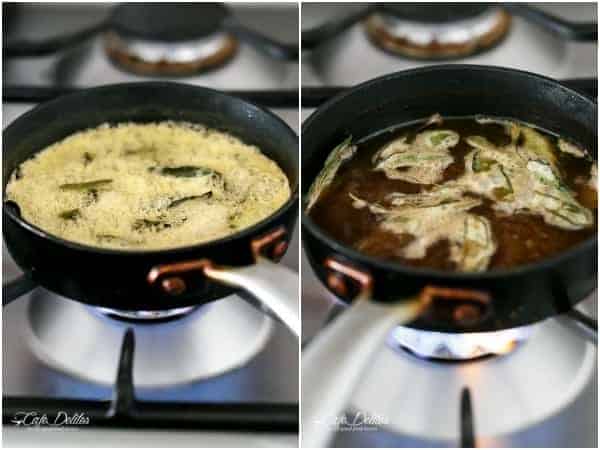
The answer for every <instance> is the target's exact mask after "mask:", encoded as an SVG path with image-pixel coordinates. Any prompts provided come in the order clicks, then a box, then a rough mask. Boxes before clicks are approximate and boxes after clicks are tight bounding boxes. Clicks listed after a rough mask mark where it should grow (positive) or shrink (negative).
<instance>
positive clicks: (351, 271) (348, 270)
mask: <svg viewBox="0 0 600 450" xmlns="http://www.w3.org/2000/svg"><path fill="white" fill-rule="evenodd" d="M323 264H324V266H325V267H326V268H327V269H329V271H330V273H329V275H328V276H327V286H328V287H329V288H330V289H331V290H332V291H333V292H334V293H335V294H336V295H338V296H340V297H342V298H348V297H349V296H350V295H351V294H352V292H351V287H349V286H348V283H347V282H346V281H347V279H348V278H349V279H350V280H352V281H353V282H354V283H355V285H356V287H357V288H358V293H357V295H355V296H353V297H356V298H359V297H360V298H369V297H370V296H371V293H372V292H373V277H371V275H369V274H368V273H366V272H364V271H362V270H360V269H357V268H356V267H353V266H350V265H348V264H344V263H342V262H340V261H338V260H336V259H334V258H331V257H329V258H327V259H326V260H325V261H324V263H323Z"/></svg>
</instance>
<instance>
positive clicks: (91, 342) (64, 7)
mask: <svg viewBox="0 0 600 450" xmlns="http://www.w3.org/2000/svg"><path fill="white" fill-rule="evenodd" d="M110 6H111V5H110V4H106V3H105V4H90V3H86V4H83V3H82V4H64V3H63V4H58V3H57V4H50V3H45V4H41V3H37V4H35V3H34V4H20V5H19V8H20V9H19V11H18V13H19V14H18V20H17V22H16V23H15V24H14V26H13V27H12V28H11V29H10V35H9V36H10V37H11V38H26V39H32V40H38V39H43V38H47V37H50V36H53V35H56V34H58V33H64V32H69V31H75V30H78V29H81V28H83V27H85V26H88V25H91V24H94V23H98V22H100V21H101V20H102V19H103V18H104V17H105V16H106V15H107V14H108V13H109V9H110ZM230 7H231V9H232V10H233V13H234V15H235V16H236V17H237V18H238V19H239V20H240V21H241V22H242V23H244V24H246V25H248V26H249V27H254V28H257V29H260V31H261V32H263V33H265V34H267V35H268V36H270V37H272V38H275V39H278V40H280V41H282V42H290V43H293V42H296V41H297V33H296V30H297V29H298V9H297V5H296V4H269V5H252V4H236V5H231V6H230ZM151 79H153V78H152V77H142V76H137V75H132V74H129V73H126V72H123V71H122V70H120V69H118V68H116V67H115V66H113V65H112V63H110V62H109V61H108V59H107V58H106V56H105V55H104V52H103V49H102V47H101V42H100V38H94V39H91V40H89V41H87V42H82V43H81V44H80V45H78V46H77V47H75V48H72V49H69V50H66V51H62V52H60V53H58V54H57V55H53V56H49V57H43V58H24V59H18V60H17V59H15V60H11V61H7V62H6V63H5V64H4V67H3V85H4V86H5V87H6V86H17V85H19V86H22V85H30V86H41V87H43V86H48V87H54V86H59V87H76V88H83V87H89V86H96V85H103V84H108V83H117V82H126V81H143V80H151ZM154 79H160V80H165V78H164V77H160V78H157V77H155V78H154ZM173 80H174V81H178V82H183V83H191V84H196V85H201V86H207V87H211V88H216V89H224V90H255V91H256V90H277V89H296V88H297V85H298V64H297V63H284V62H281V61H276V60H272V59H269V58H268V57H266V56H263V55H262V54H260V53H258V52H257V51H255V50H254V49H253V48H251V47H249V46H247V45H244V44H242V45H240V48H239V50H238V53H237V55H236V56H235V57H234V59H233V60H232V61H231V62H229V63H228V64H226V65H225V66H224V67H222V68H220V69H216V70H212V71H210V72H208V73H205V74H200V75H195V76H190V77H180V78H175V79H173ZM34 106H35V104H32V103H3V105H2V113H3V117H2V124H3V127H6V126H7V125H8V124H10V123H11V122H12V121H13V120H14V119H15V118H17V117H18V116H20V115H21V114H23V113H24V112H25V111H27V110H29V109H30V108H32V107H34ZM274 112H275V113H276V114H277V115H279V116H280V117H282V118H283V119H284V120H285V121H286V122H287V123H288V124H289V125H290V126H291V127H292V128H293V129H294V130H296V131H298V121H299V120H298V117H299V113H298V110H297V108H296V107H290V108H278V109H274ZM298 247H299V246H298V230H297V229H296V230H295V232H294V235H293V239H292V242H291V245H290V247H289V248H290V250H289V251H288V252H287V254H286V256H285V257H284V259H283V264H286V265H287V266H289V267H291V268H292V269H294V270H296V271H297V270H298ZM2 268H3V271H2V273H3V279H4V280H5V281H6V280H10V279H11V278H13V277H15V276H17V275H18V274H19V269H18V268H17V267H16V265H15V263H14V262H13V261H12V259H11V258H10V255H8V252H7V251H6V248H5V247H3V266H2ZM48 305H52V307H51V308H49V307H48ZM57 311H58V312H57ZM238 316H239V317H241V318H246V319H248V321H249V322H250V323H251V324H252V325H251V326H250V325H247V323H246V324H244V323H242V322H235V318H236V317H238ZM3 319H4V320H3V322H2V324H3V329H2V332H3V395H5V396H7V395H8V396H28V397H34V396H41V397H46V398H58V397H63V398H78V399H89V400H96V399H97V400H103V399H110V398H111V397H112V396H113V385H112V384H113V383H112V382H111V381H109V380H110V379H111V376H112V375H111V374H114V376H116V370H117V367H116V364H117V358H118V352H119V346H120V342H121V339H122V336H123V332H124V330H125V327H126V326H131V327H133V328H134V331H135V334H136V335H137V337H136V349H137V350H136V353H135V358H134V374H133V375H134V383H135V385H136V392H135V393H136V398H138V399H140V400H148V401H182V402H216V403H228V402H253V403H260V402H268V403H292V404H293V403H297V402H298V386H299V380H298V345H297V341H296V339H295V338H294V337H293V336H292V335H291V334H290V333H289V332H288V331H287V330H286V329H285V328H284V327H283V326H282V325H280V324H278V323H276V322H275V321H272V320H271V319H265V318H264V317H263V316H262V315H261V314H257V313H256V312H255V311H254V310H253V309H252V308H249V307H248V305H247V304H246V303H245V302H244V301H243V300H241V299H239V298H233V297H232V298H228V299H225V300H223V301H220V302H216V303H215V304H214V305H208V306H207V307H203V308H200V309H199V310H197V311H194V312H193V313H191V314H189V315H188V316H187V317H184V318H182V319H177V320H174V321H171V322H167V323H164V324H141V325H140V324H135V325H131V324H124V323H122V322H119V321H115V320H113V319H109V318H106V317H104V316H103V315H102V314H99V313H98V312H97V311H94V310H92V309H91V308H87V307H84V306H82V305H79V304H77V303H75V302H72V301H70V300H67V299H63V298H59V297H56V296H52V295H51V294H49V293H48V292H46V291H44V290H43V289H39V288H38V289H37V290H36V291H34V292H33V293H32V294H30V295H26V296H24V297H23V298H21V299H19V300H17V301H15V302H14V303H13V304H11V305H9V306H7V307H6V308H4V310H3ZM52 320H54V321H60V320H66V321H67V323H65V324H64V325H63V326H62V327H60V326H58V327H57V326H54V328H52V329H48V326H47V325H49V324H50V323H51V321H52ZM228 320H234V322H229V321H228ZM219 321H221V322H223V321H227V323H221V325H220V326H219ZM228 327H237V328H236V330H229V331H228ZM249 327H250V328H249ZM251 327H255V328H251ZM181 329H184V331H183V332H182V331H181ZM90 330H93V332H91V331H90ZM94 333H95V334H96V335H97V336H96V337H97V338H99V339H100V340H101V344H100V345H99V343H98V339H94V336H90V334H94ZM40 337H43V338H44V339H42V340H40ZM243 340H247V342H248V346H242V343H243ZM52 346H58V347H60V349H59V352H60V351H62V352H63V354H65V353H67V354H69V355H76V358H77V357H78V358H82V359H81V360H79V361H78V360H77V359H76V358H75V360H74V359H73V357H71V358H69V357H68V356H67V357H66V358H62V357H61V358H59V359H60V360H59V361H56V358H54V360H53V357H52V356H51V355H52V354H53V349H52V348H51V347H52ZM90 349H91V350H90ZM54 350H56V349H54ZM65 350H66V352H65ZM86 350H88V351H92V352H98V353H94V354H93V355H90V354H86V353H85V351H86ZM78 363H83V364H87V365H89V366H90V367H88V368H87V369H86V370H83V372H86V375H92V378H95V380H94V381H91V382H90V381H87V380H85V379H82V378H81V377H80V375H81V374H79V375H75V376H74V375H70V373H72V372H74V370H72V369H73V367H72V365H73V364H78ZM70 365H71V366H70ZM53 367H54V368H53ZM56 367H62V369H61V370H58V369H57V368H56ZM91 367H93V369H92V370H90V369H91ZM75 372H81V370H75ZM198 377H200V378H202V379H201V380H200V381H194V380H196V379H197V378H198ZM173 383H175V384H173ZM3 439H4V444H5V445H7V446H8V445H10V446H34V447H36V446H79V447H86V446H98V445H101V446H106V447H119V446H123V445H125V446H142V447H144V446H146V447H161V446H162V447H173V446H176V447H198V446H208V447H210V446H218V447H221V446H226V447H227V446H228V447H246V446H251V447H254V446H256V447H271V446H274V447H296V446H297V445H298V437H297V435H295V434H293V433H242V432H210V431H203V432H194V431H168V432H167V431H159V430H144V431H136V430H114V429H106V428H104V429H85V427H81V428H80V429H79V430H78V431H77V432H76V433H73V432H62V433H61V432H54V433H42V432H35V431H29V430H22V429H18V428H16V427H4V430H3Z"/></svg>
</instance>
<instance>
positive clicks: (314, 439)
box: [301, 258, 484, 448]
mask: <svg viewBox="0 0 600 450" xmlns="http://www.w3.org/2000/svg"><path fill="white" fill-rule="evenodd" d="M325 266H326V268H327V269H329V270H330V277H329V278H328V284H329V285H330V288H332V289H333V290H334V291H336V290H339V291H340V292H341V291H347V289H346V286H347V284H346V283H345V282H344V281H345V280H347V279H350V280H352V281H354V283H355V284H358V286H359V290H358V296H357V297H356V298H355V300H354V302H353V303H352V305H351V306H350V307H349V308H348V309H347V310H346V311H344V312H342V313H341V314H340V315H339V316H338V317H337V318H336V319H335V320H334V321H333V322H332V323H331V324H330V325H329V326H327V327H326V328H325V329H324V330H322V331H321V332H320V333H319V334H318V335H317V336H316V337H315V338H314V340H313V341H312V342H311V343H310V344H309V345H308V347H307V348H306V350H305V351H304V352H303V355H302V405H301V407H302V411H301V414H302V430H301V433H302V446H303V447H308V448H322V447H327V446H328V444H329V443H330V441H331V438H332V437H333V435H334V434H335V426H334V425H335V424H336V423H339V420H338V419H339V416H340V415H341V414H343V413H344V411H345V408H346V407H347V405H348V401H349V399H350V397H351V396H352V393H353V391H354V388H355V387H356V386H358V385H359V383H360V380H361V378H362V376H363V374H364V373H365V371H366V369H367V368H368V366H369V362H370V361H371V360H372V359H373V357H374V356H375V354H376V353H377V351H378V350H380V349H381V348H382V345H383V343H384V341H385V338H386V336H387V335H388V333H389V332H390V331H391V330H392V329H393V328H394V327H395V326H398V325H401V324H406V323H409V322H412V321H413V320H414V319H416V318H417V317H418V316H419V315H420V314H422V313H423V312H424V311H425V310H427V309H428V308H429V307H430V306H431V305H432V303H433V301H434V298H435V297H436V296H449V297H450V298H449V299H451V297H452V296H455V298H458V297H461V298H462V299H467V300H471V301H477V300H475V297H478V298H479V297H480V296H482V295H484V294H482V293H479V292H475V291H467V290H455V289H450V288H436V287H426V288H424V289H423V290H422V291H421V292H420V293H419V294H418V295H417V296H416V297H414V298H406V299H403V300H400V301H398V302H395V303H386V304H383V303H376V302H373V301H372V284H373V282H372V278H371V276H370V275H369V274H368V273H366V272H364V271H361V270H359V269H356V268H354V267H351V266H349V265H346V264H343V263H340V262H338V261H336V260H334V259H331V258H329V259H327V260H326V261H325ZM340 277H343V278H340ZM481 298H483V297H481Z"/></svg>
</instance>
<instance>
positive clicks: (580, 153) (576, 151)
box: [557, 139, 588, 158]
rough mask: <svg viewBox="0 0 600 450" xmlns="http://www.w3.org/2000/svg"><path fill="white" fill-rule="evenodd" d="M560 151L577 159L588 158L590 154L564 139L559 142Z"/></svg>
mask: <svg viewBox="0 0 600 450" xmlns="http://www.w3.org/2000/svg"><path fill="white" fill-rule="evenodd" d="M557 144H558V149H559V150H560V151H561V152H563V153H567V154H569V155H572V156H574V157H576V158H586V157H587V156H588V152H587V151H586V150H584V149H582V148H580V147H578V146H576V145H575V144H572V143H571V142H568V141H565V140H564V139H559V140H558V143H557Z"/></svg>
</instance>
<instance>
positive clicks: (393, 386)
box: [301, 3, 598, 447]
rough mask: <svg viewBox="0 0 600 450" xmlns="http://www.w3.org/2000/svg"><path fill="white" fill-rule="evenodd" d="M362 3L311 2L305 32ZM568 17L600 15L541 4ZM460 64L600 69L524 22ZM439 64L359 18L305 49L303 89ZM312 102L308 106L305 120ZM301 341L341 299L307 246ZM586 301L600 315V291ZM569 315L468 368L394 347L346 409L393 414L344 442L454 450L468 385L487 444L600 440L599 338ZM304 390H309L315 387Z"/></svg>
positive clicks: (575, 73)
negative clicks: (379, 41) (369, 32)
mask: <svg viewBox="0 0 600 450" xmlns="http://www.w3.org/2000/svg"><path fill="white" fill-rule="evenodd" d="M362 6H363V5H361V4H356V3H347V4H340V3H336V4H332V3H330V4H323V3H311V4H305V5H303V7H302V23H301V28H302V30H309V29H312V28H314V27H317V26H319V25H322V24H324V23H326V22H327V21H328V20H331V19H339V18H340V17H342V16H344V15H346V14H347V15H350V14H352V13H354V12H356V11H357V10H358V9H360V8H362ZM536 7H541V8H543V9H544V10H545V11H547V12H550V13H552V14H555V15H557V16H559V17H562V18H564V19H569V20H572V21H580V22H596V21H597V5H596V4H594V3H588V4H580V3H569V4H566V3H562V4H557V3H554V4H539V3H538V4H536ZM452 63H465V64H484V65H497V66H506V67H512V68H518V69H522V70H528V71H532V72H537V73H540V74H543V75H546V76H549V77H554V78H557V79H566V78H585V77H593V78H595V77H597V44H596V43H585V42H584V43H582V42H578V43H575V42H566V41H563V40H561V39H559V38H556V37H554V36H552V35H550V34H549V33H548V32H546V31H544V30H542V29H540V28H538V27H536V26H534V25H531V24H529V23H526V22H525V21H523V20H522V19H519V18H516V19H514V21H513V25H512V29H511V31H510V33H509V34H508V36H506V37H505V38H504V40H503V41H502V42H500V43H499V44H498V45H497V46H496V47H494V48H492V49H490V50H489V51H485V52H483V53H480V54H477V55H473V56H470V57H467V58H462V59H458V60H453V61H452ZM428 64H429V63H425V62H419V61H415V60H411V59H407V58H402V57H397V56H391V55H390V54H388V53H385V52H383V51H381V50H379V49H378V48H376V47H375V46H373V45H372V44H371V43H370V42H369V40H368V39H367V37H366V36H365V32H364V30H363V29H362V27H361V26H359V25H355V26H353V27H351V28H350V29H348V30H346V31H344V32H343V33H342V34H340V35H338V36H337V37H335V38H334V39H332V40H331V41H328V42H327V43H325V44H324V45H322V46H320V47H318V48H317V49H316V50H314V51H304V52H303V54H302V64H301V77H302V80H301V81H302V86H303V87H308V88H313V87H323V86H324V87H327V86H335V87H337V86H352V85H355V84H357V83H360V82H363V81H366V80H368V79H371V78H375V77H377V76H380V75H383V74H386V73H390V72H395V71H399V70H404V69H408V68H415V67H420V66H423V65H428ZM313 111H314V110H313V109H310V108H303V109H302V111H301V119H302V120H305V119H306V118H307V117H308V116H309V115H310V114H311V113H312V112H313ZM301 270H302V326H303V335H302V336H303V342H307V341H308V340H310V339H311V338H312V337H313V336H314V335H315V334H316V333H318V331H319V330H320V329H321V328H322V327H323V326H324V323H325V320H326V319H327V318H328V316H329V314H330V312H331V311H332V310H333V309H334V308H339V304H338V303H337V302H336V301H335V300H334V299H333V298H332V297H331V295H329V294H328V293H327V291H326V290H325V289H324V288H323V286H322V285H321V284H320V282H319V281H318V279H317V278H316V276H315V274H314V273H313V271H312V269H311V268H310V264H309V262H308V259H307V258H306V255H305V253H304V252H302V255H301ZM578 309H580V310H582V311H584V312H585V314H587V315H590V316H591V317H594V318H596V317H597V296H596V294H595V293H594V294H593V295H592V296H590V297H589V298H587V299H586V300H585V301H584V302H582V303H581V304H580V305H579V306H578ZM571 325H572V324H570V323H569V321H568V320H565V319H564V318H557V319H550V320H547V321H545V322H542V323H539V324H537V325H536V326H535V327H533V333H532V336H531V337H530V339H529V341H528V342H525V343H524V344H523V345H522V346H521V347H520V348H518V349H517V350H516V351H515V352H514V354H508V355H504V356H499V357H493V358H486V359H482V360H477V361H473V362H469V363H465V364H448V363H441V362H431V361H424V360H421V359H418V358H417V357H415V356H413V355H410V354H408V353H406V352H405V351H404V350H401V349H398V348H394V346H393V345H386V346H385V347H383V348H381V350H380V351H379V353H378V356H377V357H376V358H374V360H373V361H372V363H371V365H370V370H369V372H368V376H367V377H366V378H365V379H363V380H362V382H361V384H360V386H357V387H356V390H355V393H354V395H353V397H352V399H351V401H350V404H349V405H348V411H347V412H346V417H347V418H349V420H352V418H355V417H356V416H355V414H356V413H357V412H359V413H362V414H369V415H371V416H375V417H383V418H384V419H386V420H387V421H388V424H387V425H385V426H380V427H376V428H377V429H375V430H367V431H365V430H361V431H348V430H345V431H338V432H337V434H336V435H335V437H334V439H333V442H331V445H333V446H336V447H456V446H457V445H460V444H459V423H460V422H459V413H460V412H459V404H460V392H461V390H462V388H463V387H468V388H469V389H470V393H471V396H472V401H473V414H474V424H475V433H476V438H477V445H478V446H490V447H539V446H542V447H578V446H581V447H597V443H598V438H597V423H598V413H597V409H598V403H597V393H598V390H597V384H598V376H597V343H596V342H595V340H594V339H592V340H591V341H590V340H588V339H587V338H586V336H585V334H581V333H580V332H579V330H577V329H574V328H573V327H572V326H571ZM305 389H308V387H306V388H305Z"/></svg>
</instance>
